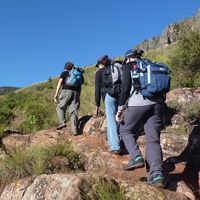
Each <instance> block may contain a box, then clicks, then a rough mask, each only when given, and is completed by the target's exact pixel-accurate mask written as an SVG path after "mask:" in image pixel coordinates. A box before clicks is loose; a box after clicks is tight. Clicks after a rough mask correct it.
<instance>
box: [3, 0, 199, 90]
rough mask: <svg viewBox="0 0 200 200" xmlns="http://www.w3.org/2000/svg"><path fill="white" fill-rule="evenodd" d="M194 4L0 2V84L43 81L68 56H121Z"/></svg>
mask: <svg viewBox="0 0 200 200" xmlns="http://www.w3.org/2000/svg"><path fill="white" fill-rule="evenodd" d="M198 8H200V1H199V0H168V1H162V0H143V1H135V0H57V1H56V0H0V86H18V87H24V86H29V85H32V84H34V83H38V82H42V81H45V80H48V78H49V77H50V76H51V77H55V76H58V75H59V74H60V72H61V71H62V70H63V65H64V63H65V62H66V61H69V60H71V61H73V62H74V63H75V65H78V66H87V65H90V64H94V63H95V62H96V60H97V58H98V57H99V56H101V55H102V54H105V53H106V54H108V55H109V56H110V57H116V56H120V55H124V52H125V51H126V50H127V49H130V48H131V47H133V46H134V45H137V44H138V43H140V42H142V41H143V40H145V39H148V38H151V37H153V36H157V35H160V34H161V33H162V31H163V30H164V28H165V27H166V26H167V25H169V24H171V23H173V22H178V21H180V20H182V19H184V18H187V17H190V16H193V15H195V14H196V12H197V10H198Z"/></svg>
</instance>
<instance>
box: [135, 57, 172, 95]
mask: <svg viewBox="0 0 200 200" xmlns="http://www.w3.org/2000/svg"><path fill="white" fill-rule="evenodd" d="M169 72H170V71H169V68H168V67H167V66H166V65H165V64H163V63H160V62H154V61H150V60H146V59H145V60H138V61H137V62H136V63H135V64H134V63H133V64H132V71H131V75H132V83H133V87H134V90H133V91H132V93H134V91H137V92H139V91H140V92H141V94H142V95H143V97H147V98H149V97H150V98H152V97H163V96H164V95H165V94H166V93H167V92H169V91H170V84H171V77H170V76H169Z"/></svg>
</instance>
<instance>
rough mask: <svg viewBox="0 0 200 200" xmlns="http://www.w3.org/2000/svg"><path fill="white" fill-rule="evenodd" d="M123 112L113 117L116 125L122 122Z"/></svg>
mask: <svg viewBox="0 0 200 200" xmlns="http://www.w3.org/2000/svg"><path fill="white" fill-rule="evenodd" d="M123 118H124V117H123V112H122V111H117V114H116V116H115V119H116V121H117V122H118V123H120V122H122V121H123Z"/></svg>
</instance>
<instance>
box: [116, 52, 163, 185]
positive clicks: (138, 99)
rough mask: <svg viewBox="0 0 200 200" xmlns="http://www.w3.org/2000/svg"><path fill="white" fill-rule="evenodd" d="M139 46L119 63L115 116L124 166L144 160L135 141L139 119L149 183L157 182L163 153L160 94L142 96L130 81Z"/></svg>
mask: <svg viewBox="0 0 200 200" xmlns="http://www.w3.org/2000/svg"><path fill="white" fill-rule="evenodd" d="M143 53H144V51H143V50H128V51H127V52H126V54H125V59H126V61H125V62H126V64H125V66H124V67H123V83H122V92H121V94H120V100H119V106H118V111H117V114H116V120H117V121H119V122H121V125H120V134H121V137H122V140H123V142H124V144H125V147H126V149H127V151H128V153H129V161H128V164H126V165H124V170H131V169H135V168H139V167H143V166H144V164H145V162H144V159H143V156H142V153H141V151H140V149H139V147H138V144H137V138H136V137H137V133H138V131H139V128H140V125H141V122H142V123H143V125H144V132H145V138H146V153H145V161H146V170H147V173H148V175H147V181H148V183H149V184H151V185H157V186H161V185H162V181H163V155H162V150H161V146H160V127H161V124H162V122H161V121H162V103H163V99H162V97H152V98H145V97H143V95H142V94H141V91H140V90H138V89H137V87H138V85H137V84H139V82H138V83H133V80H132V76H133V75H134V73H133V69H134V68H135V66H136V62H137V61H138V60H140V59H141V56H142V54H143Z"/></svg>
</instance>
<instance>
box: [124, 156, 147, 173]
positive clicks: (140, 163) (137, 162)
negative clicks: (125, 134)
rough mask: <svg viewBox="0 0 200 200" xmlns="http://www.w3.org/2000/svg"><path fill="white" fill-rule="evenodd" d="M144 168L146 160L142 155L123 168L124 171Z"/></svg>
mask: <svg viewBox="0 0 200 200" xmlns="http://www.w3.org/2000/svg"><path fill="white" fill-rule="evenodd" d="M140 167H144V159H143V157H142V156H141V155H138V156H136V157H135V158H134V159H131V160H129V162H128V164H127V165H125V166H124V167H123V169H124V170H130V169H135V168H140Z"/></svg>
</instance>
